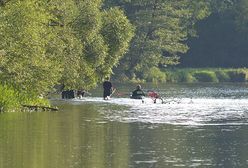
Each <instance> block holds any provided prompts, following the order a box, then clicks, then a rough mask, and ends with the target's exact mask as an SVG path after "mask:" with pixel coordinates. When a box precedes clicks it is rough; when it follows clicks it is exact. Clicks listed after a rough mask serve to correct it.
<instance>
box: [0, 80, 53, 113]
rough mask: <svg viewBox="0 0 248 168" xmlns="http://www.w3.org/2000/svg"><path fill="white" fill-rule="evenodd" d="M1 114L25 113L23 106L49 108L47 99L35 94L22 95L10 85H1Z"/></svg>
mask: <svg viewBox="0 0 248 168" xmlns="http://www.w3.org/2000/svg"><path fill="white" fill-rule="evenodd" d="M0 93H1V94H0V112H17V111H23V108H22V105H25V104H26V105H45V106H49V102H48V100H46V99H43V98H39V97H37V96H34V94H30V93H29V94H28V93H22V92H19V91H18V90H16V89H14V88H13V87H11V86H8V85H0Z"/></svg>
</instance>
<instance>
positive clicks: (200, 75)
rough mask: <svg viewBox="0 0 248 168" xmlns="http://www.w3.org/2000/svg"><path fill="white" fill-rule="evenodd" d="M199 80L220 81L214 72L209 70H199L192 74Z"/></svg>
mask: <svg viewBox="0 0 248 168" xmlns="http://www.w3.org/2000/svg"><path fill="white" fill-rule="evenodd" d="M192 76H194V77H195V78H196V80H197V81H198V82H218V78H217V77H216V75H215V73H214V72H209V71H199V72H194V73H193V74H192Z"/></svg>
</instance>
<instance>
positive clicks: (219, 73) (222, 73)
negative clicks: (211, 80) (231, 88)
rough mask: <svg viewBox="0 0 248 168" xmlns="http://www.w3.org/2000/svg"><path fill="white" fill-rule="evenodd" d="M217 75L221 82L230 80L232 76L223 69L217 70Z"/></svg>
mask: <svg viewBox="0 0 248 168" xmlns="http://www.w3.org/2000/svg"><path fill="white" fill-rule="evenodd" d="M215 74H216V77H217V78H218V80H219V81H220V82H229V81H230V76H229V75H228V74H227V73H226V72H225V71H223V70H218V71H216V72H215Z"/></svg>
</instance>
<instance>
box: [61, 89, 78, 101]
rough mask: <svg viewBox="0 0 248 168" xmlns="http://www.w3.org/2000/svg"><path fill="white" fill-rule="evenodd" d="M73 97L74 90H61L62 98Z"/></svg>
mask: <svg viewBox="0 0 248 168" xmlns="http://www.w3.org/2000/svg"><path fill="white" fill-rule="evenodd" d="M73 98H75V94H74V90H65V91H62V99H73Z"/></svg>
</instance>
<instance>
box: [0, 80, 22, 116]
mask: <svg viewBox="0 0 248 168" xmlns="http://www.w3.org/2000/svg"><path fill="white" fill-rule="evenodd" d="M0 93H1V94H0V112H6V111H15V110H16V109H18V108H19V107H20V102H19V95H18V92H16V90H14V89H13V88H11V87H8V86H6V85H4V86H3V85H0Z"/></svg>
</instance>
